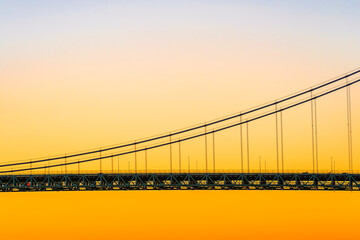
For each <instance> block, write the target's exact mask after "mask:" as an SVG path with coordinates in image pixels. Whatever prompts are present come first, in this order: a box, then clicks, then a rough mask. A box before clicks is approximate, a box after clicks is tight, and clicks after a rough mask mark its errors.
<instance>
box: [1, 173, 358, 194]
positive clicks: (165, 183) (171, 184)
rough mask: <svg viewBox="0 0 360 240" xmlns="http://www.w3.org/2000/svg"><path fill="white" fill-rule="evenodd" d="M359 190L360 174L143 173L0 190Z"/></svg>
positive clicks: (15, 180) (24, 179)
mask: <svg viewBox="0 0 360 240" xmlns="http://www.w3.org/2000/svg"><path fill="white" fill-rule="evenodd" d="M216 189H219V190H220V189H238V190H240V189H245V190H246V189H247V190H251V189H263V190H351V191H359V190H360V174H348V173H343V174H332V173H327V174H324V173H318V174H313V173H149V174H145V173H140V174H130V173H128V174H125V173H120V174H119V173H117V174H104V173H98V174H43V175H0V191H2V192H13V191H82V190H216Z"/></svg>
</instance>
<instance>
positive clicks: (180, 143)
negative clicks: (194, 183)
mask: <svg viewBox="0 0 360 240" xmlns="http://www.w3.org/2000/svg"><path fill="white" fill-rule="evenodd" d="M179 173H181V142H180V139H179Z"/></svg>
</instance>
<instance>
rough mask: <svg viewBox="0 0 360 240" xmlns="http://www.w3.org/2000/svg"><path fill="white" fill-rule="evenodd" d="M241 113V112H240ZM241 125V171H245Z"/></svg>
mask: <svg viewBox="0 0 360 240" xmlns="http://www.w3.org/2000/svg"><path fill="white" fill-rule="evenodd" d="M240 114H241V113H240ZM241 122H242V117H241V115H240V123H241ZM239 126H240V160H241V172H242V173H243V172H244V149H243V137H242V136H243V134H242V124H240V125H239Z"/></svg>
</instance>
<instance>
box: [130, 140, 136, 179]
mask: <svg viewBox="0 0 360 240" xmlns="http://www.w3.org/2000/svg"><path fill="white" fill-rule="evenodd" d="M134 148H135V151H134V153H135V173H137V154H136V141H135V144H134ZM129 171H130V170H129Z"/></svg>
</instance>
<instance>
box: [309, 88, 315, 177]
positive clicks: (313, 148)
mask: <svg viewBox="0 0 360 240" xmlns="http://www.w3.org/2000/svg"><path fill="white" fill-rule="evenodd" d="M312 97H313V93H312V92H311V101H310V103H311V143H312V159H313V172H314V173H315V137H314V100H313V99H312Z"/></svg>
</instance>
